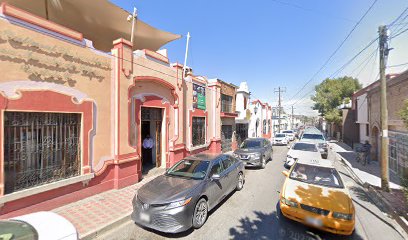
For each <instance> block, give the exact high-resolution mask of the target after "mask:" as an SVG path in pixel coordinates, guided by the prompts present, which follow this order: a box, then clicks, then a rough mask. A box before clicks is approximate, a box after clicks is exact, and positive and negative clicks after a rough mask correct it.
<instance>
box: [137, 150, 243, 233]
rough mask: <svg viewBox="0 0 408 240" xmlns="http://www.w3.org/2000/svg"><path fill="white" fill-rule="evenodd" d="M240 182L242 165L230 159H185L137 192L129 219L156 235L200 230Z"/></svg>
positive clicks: (203, 156) (209, 156)
mask: <svg viewBox="0 0 408 240" xmlns="http://www.w3.org/2000/svg"><path fill="white" fill-rule="evenodd" d="M244 182H245V176H244V163H243V162H242V161H240V160H238V159H236V158H234V157H233V156H230V155H226V154H197V155H193V156H189V157H186V158H185V159H183V160H181V161H179V162H178V163H176V164H175V165H174V166H173V167H171V168H170V169H169V170H167V171H166V173H165V174H164V175H161V176H158V177H157V178H155V179H153V180H152V181H150V182H148V183H146V184H145V185H143V186H142V187H141V188H140V189H139V190H138V192H137V194H136V195H135V197H134V198H133V201H132V203H133V212H132V214H131V218H132V219H133V221H135V223H137V224H139V225H142V226H144V227H147V228H151V229H155V230H158V231H160V232H168V233H178V232H183V231H186V230H188V229H190V228H191V227H193V228H200V227H202V226H203V225H204V223H205V222H206V220H207V217H208V212H209V211H210V210H211V209H213V208H214V207H215V206H217V205H218V204H219V203H220V202H221V201H222V200H223V199H224V198H225V197H226V196H228V195H229V194H230V193H231V192H232V191H234V190H238V191H239V190H241V189H242V188H243V187H244Z"/></svg>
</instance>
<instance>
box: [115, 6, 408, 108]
mask: <svg viewBox="0 0 408 240" xmlns="http://www.w3.org/2000/svg"><path fill="white" fill-rule="evenodd" d="M112 2H114V3H115V4H117V5H119V6H120V7H122V8H124V9H126V10H128V11H132V9H133V6H136V7H137V8H138V12H139V18H140V19H141V20H143V21H145V22H146V23H148V24H150V25H152V26H154V27H157V28H160V29H162V30H166V31H170V32H173V33H178V34H182V35H184V36H185V35H186V33H187V32H188V31H190V33H191V35H192V38H191V45H190V47H191V48H190V54H189V60H188V65H189V66H191V67H192V68H193V71H194V73H195V74H197V75H204V76H208V77H210V78H214V77H217V78H220V79H222V80H224V81H226V82H232V83H234V84H237V85H239V83H240V82H241V81H247V82H248V85H249V87H250V90H251V92H252V93H253V96H252V97H253V98H260V99H261V100H263V101H268V102H270V103H273V104H275V101H276V98H277V95H276V94H274V93H273V89H274V88H276V87H278V86H281V87H286V90H287V92H286V93H285V94H284V100H286V101H287V102H286V103H288V101H289V100H291V97H292V96H293V95H294V94H295V93H296V92H297V91H298V90H299V89H300V88H301V87H302V85H303V84H304V83H305V82H306V81H308V80H309V79H310V78H311V76H312V75H313V74H314V73H315V72H316V71H317V70H318V69H319V68H320V66H322V64H323V63H324V62H325V61H326V59H327V58H328V57H329V56H330V55H331V53H332V52H333V51H334V50H335V49H336V47H337V46H338V45H339V44H340V42H341V41H342V40H343V39H344V38H345V36H346V35H347V34H348V32H349V31H350V30H351V29H352V27H353V26H354V24H355V23H356V22H357V20H358V19H359V18H360V17H361V16H362V15H363V13H364V12H365V11H366V10H367V9H368V7H369V6H370V4H371V3H372V2H373V0H330V1H328V0H308V1H305V0H279V1H273V0H263V1H260V0H253V1H240V0H235V1H233V0H229V1H226V0H222V1H221V0H194V1H192V0H174V1H168V0H137V1H129V0H126V1H125V0H114V1H112ZM282 2H284V3H289V4H283V3H282ZM407 6H408V1H406V0H379V1H378V2H377V3H376V5H375V7H374V8H373V9H372V11H371V12H370V13H369V14H368V15H367V16H366V18H365V19H364V20H363V22H362V24H361V25H359V26H358V28H357V29H356V31H355V32H354V33H353V34H352V35H351V37H350V38H349V40H348V41H347V42H346V44H345V45H344V46H343V47H342V48H341V50H340V51H339V52H338V54H336V56H335V57H334V58H333V60H332V61H331V63H330V64H329V65H328V67H327V68H325V69H324V70H323V71H322V73H321V74H319V75H318V76H317V77H316V78H315V80H313V81H312V82H311V84H309V85H308V86H307V87H306V88H305V89H304V91H302V92H301V93H300V94H299V95H298V96H296V97H295V99H299V98H301V97H302V96H303V95H304V94H305V93H307V92H309V91H310V90H311V89H312V88H313V87H314V85H315V84H317V83H319V81H322V80H323V79H324V78H325V77H328V76H329V75H331V74H332V73H333V72H335V71H336V70H337V69H338V68H339V67H340V66H341V65H342V64H344V63H345V62H346V61H347V60H348V59H349V58H351V57H352V56H353V55H354V54H355V53H357V52H358V51H359V50H360V49H361V48H362V47H364V46H365V45H366V44H367V43H368V42H369V41H370V40H372V39H373V38H375V37H376V36H377V29H378V26H379V25H380V24H389V23H390V22H391V21H392V20H393V19H395V18H396V17H397V16H398V15H399V14H400V13H401V12H402V10H403V9H405V8H406V7H407ZM406 21H407V22H408V20H406ZM407 38H408V33H407V34H405V35H403V36H401V37H400V38H399V39H397V40H395V41H394V42H392V44H393V45H392V46H393V47H394V48H395V50H393V52H392V53H391V56H390V60H389V63H390V64H398V63H403V62H404V63H405V62H408V46H407V44H405V43H404V42H407ZM185 43H186V39H185V37H183V38H182V39H180V40H176V41H174V42H171V43H169V44H167V45H165V46H164V48H167V49H168V50H169V58H170V60H171V62H177V61H178V62H181V63H182V62H183V60H184V51H185ZM376 47H377V46H376V45H375V46H373V47H372V48H370V49H369V51H367V52H366V53H365V54H363V55H362V56H361V58H359V59H357V60H356V62H355V63H354V64H352V65H350V67H348V68H346V69H345V70H344V71H343V72H342V73H341V74H340V75H344V74H351V75H353V76H358V77H359V78H360V80H361V82H362V83H363V84H364V85H366V84H368V83H369V82H371V81H373V80H374V78H375V77H376V75H377V68H378V67H377V66H376V63H375V61H374V60H375V59H374V57H373V58H372V61H371V62H369V63H368V64H367V66H366V67H365V68H363V66H364V65H362V67H361V69H362V70H361V73H360V74H358V73H359V72H360V68H357V69H356V70H355V71H354V72H353V70H354V69H355V68H356V67H357V66H358V65H359V64H360V62H362V61H363V60H364V59H365V58H366V57H368V56H369V54H370V53H371V52H373V51H374V50H375V48H376ZM403 49H404V50H403ZM404 52H405V53H404ZM377 62H378V61H377ZM400 70H401V69H392V71H400ZM307 99H309V98H307ZM293 101H295V100H292V101H291V102H293ZM310 106H311V101H310V100H303V101H301V102H300V103H299V104H297V106H295V107H296V111H295V112H297V113H310V112H311V111H310Z"/></svg>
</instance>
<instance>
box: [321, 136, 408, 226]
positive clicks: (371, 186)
mask: <svg viewBox="0 0 408 240" xmlns="http://www.w3.org/2000/svg"><path fill="white" fill-rule="evenodd" d="M329 145H330V148H331V150H332V151H334V152H335V153H336V155H337V157H338V158H339V159H341V161H342V162H343V163H344V164H345V165H346V167H347V168H348V169H349V170H350V172H351V174H352V175H354V176H353V178H355V180H357V181H358V182H360V184H361V185H363V186H364V187H366V188H367V193H368V194H369V195H370V196H371V198H372V199H373V200H374V201H375V202H376V204H378V205H379V206H381V207H383V208H385V209H387V212H388V213H389V214H390V215H392V216H393V218H394V219H395V220H396V221H397V222H398V223H399V225H400V226H401V227H402V228H403V229H405V231H406V232H407V233H408V221H407V219H408V202H407V201H406V199H405V196H404V192H403V187H402V186H401V180H400V178H399V177H398V176H397V175H396V174H394V173H392V172H390V188H391V192H385V191H382V190H381V168H380V165H379V163H378V162H377V161H371V163H370V164H367V165H365V166H363V165H362V164H361V163H359V162H357V161H356V156H357V153H356V152H354V151H353V149H352V148H351V147H350V146H348V145H347V144H345V143H341V142H336V143H330V144H329Z"/></svg>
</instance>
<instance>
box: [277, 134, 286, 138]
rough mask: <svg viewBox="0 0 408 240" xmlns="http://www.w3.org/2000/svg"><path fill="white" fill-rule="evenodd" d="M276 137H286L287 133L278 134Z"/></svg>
mask: <svg viewBox="0 0 408 240" xmlns="http://www.w3.org/2000/svg"><path fill="white" fill-rule="evenodd" d="M275 137H277V138H283V137H286V135H285V134H276V135H275Z"/></svg>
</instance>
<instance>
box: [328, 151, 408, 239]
mask: <svg viewBox="0 0 408 240" xmlns="http://www.w3.org/2000/svg"><path fill="white" fill-rule="evenodd" d="M332 151H333V152H334V153H335V154H336V158H337V159H340V161H341V163H342V164H343V165H344V166H345V167H346V168H347V170H348V172H349V173H351V175H352V177H353V179H354V180H355V181H356V182H358V183H359V184H360V185H361V186H363V190H364V192H365V193H366V194H367V196H368V197H369V198H370V199H371V201H372V202H373V203H374V204H375V205H376V206H377V207H378V208H380V209H384V211H385V212H386V213H387V214H388V215H389V216H391V218H392V219H394V220H395V221H396V222H397V223H398V225H399V226H400V227H401V228H402V229H397V228H395V230H396V231H398V232H399V233H400V235H401V236H403V237H404V238H407V239H408V225H407V224H406V223H405V222H404V220H402V219H401V218H400V216H399V215H398V214H397V213H396V211H395V210H394V208H393V207H392V205H391V204H390V203H389V202H388V201H387V200H386V199H385V198H384V197H383V196H382V195H381V193H379V192H378V191H377V190H375V188H374V187H373V186H372V185H371V184H369V183H367V182H364V181H363V180H361V179H360V178H359V177H358V175H357V174H356V173H355V172H354V171H353V169H352V168H351V167H350V166H349V164H350V163H349V162H348V161H347V160H346V159H345V158H343V157H342V156H341V155H340V154H338V153H337V152H335V151H334V150H332Z"/></svg>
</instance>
